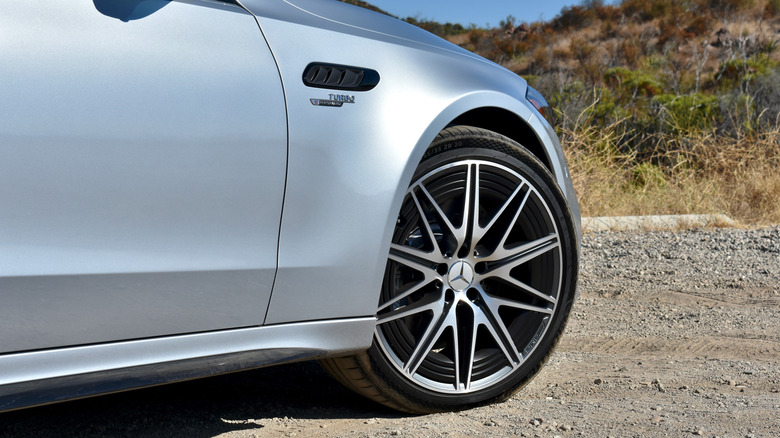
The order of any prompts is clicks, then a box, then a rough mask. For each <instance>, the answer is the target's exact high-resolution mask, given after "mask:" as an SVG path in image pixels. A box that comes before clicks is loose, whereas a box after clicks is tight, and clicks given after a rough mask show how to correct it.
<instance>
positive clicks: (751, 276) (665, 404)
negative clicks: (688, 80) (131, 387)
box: [0, 227, 780, 438]
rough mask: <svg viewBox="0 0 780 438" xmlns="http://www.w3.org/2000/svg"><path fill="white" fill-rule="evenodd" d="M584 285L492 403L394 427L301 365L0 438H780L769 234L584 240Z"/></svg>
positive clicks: (127, 399) (129, 397) (32, 423)
mask: <svg viewBox="0 0 780 438" xmlns="http://www.w3.org/2000/svg"><path fill="white" fill-rule="evenodd" d="M580 284H581V296H580V300H579V302H578V303H576V304H575V307H574V310H573V313H572V317H571V319H570V321H569V325H568V327H567V330H566V333H565V334H564V337H563V339H562V340H561V342H560V344H559V345H558V348H557V350H556V352H555V354H554V355H553V356H552V358H551V359H550V362H549V363H548V364H547V366H546V367H545V368H544V369H543V370H542V372H541V373H540V374H539V376H537V378H536V379H534V380H533V381H532V382H531V383H530V384H529V385H528V386H527V387H526V388H524V389H523V390H522V391H521V392H520V393H518V394H517V395H516V396H515V397H514V398H513V399H511V400H509V401H508V402H506V403H502V404H500V405H496V406H488V407H483V408H479V409H473V410H470V411H465V412H457V413H446V414H436V415H426V416H408V415H403V414H398V413H396V412H393V411H390V410H388V409H385V408H383V407H381V406H377V405H375V404H373V403H371V402H367V401H364V400H363V399H361V398H360V397H358V396H355V395H353V394H351V393H350V392H349V391H347V390H345V389H343V388H342V387H341V386H339V385H338V384H337V383H335V382H334V381H333V380H332V379H330V378H329V377H328V376H327V374H325V373H324V372H323V371H321V370H320V369H319V368H318V366H317V365H316V364H313V363H302V364H294V365H289V366H280V367H273V368H267V369H262V370H256V371H250V372H244V373H238V374H233V375H229V376H221V377H216V378H210V379H202V380H198V381H193V382H187V383H181V384H175V385H167V386H163V387H159V388H152V389H146V390H139V391H132V392H128V393H123V394H116V395H110V396H104V397H97V398H93V399H88V400H83V401H76V402H70V403H62V404H58V405H52V406H46V407H40V408H34V409H28V410H24V411H18V412H11V413H6V414H0V436H14V437H16V436H19V437H26V436H30V437H32V436H35V437H39V436H144V437H147V436H149V437H178V436H187V437H212V436H221V437H244V438H246V437H264V436H268V437H292V436H298V437H311V436H314V437H331V436H334V437H336V436H338V437H369V436H371V437H373V436H380V437H383V436H401V437H496V436H525V437H556V436H558V437H562V438H563V437H575V436H596V437H602V436H604V437H606V436H614V437H628V436H674V437H681V436H682V437H684V436H706V437H776V436H780V313H778V305H780V227H774V228H766V229H759V230H741V229H717V230H687V231H679V232H632V233H619V232H594V233H589V234H587V235H586V236H585V238H584V241H583V259H582V269H581V282H580Z"/></svg>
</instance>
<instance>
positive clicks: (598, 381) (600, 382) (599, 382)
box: [593, 379, 604, 385]
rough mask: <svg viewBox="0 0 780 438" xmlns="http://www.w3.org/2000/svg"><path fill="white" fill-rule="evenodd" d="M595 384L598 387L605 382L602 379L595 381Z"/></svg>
mask: <svg viewBox="0 0 780 438" xmlns="http://www.w3.org/2000/svg"><path fill="white" fill-rule="evenodd" d="M593 383H595V384H596V385H601V384H602V383H604V381H603V380H601V379H596V380H594V381H593Z"/></svg>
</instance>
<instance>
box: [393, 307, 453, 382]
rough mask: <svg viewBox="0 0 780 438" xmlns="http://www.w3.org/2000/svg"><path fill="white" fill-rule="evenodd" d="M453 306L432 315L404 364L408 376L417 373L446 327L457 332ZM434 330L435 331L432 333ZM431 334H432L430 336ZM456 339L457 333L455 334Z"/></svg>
mask: <svg viewBox="0 0 780 438" xmlns="http://www.w3.org/2000/svg"><path fill="white" fill-rule="evenodd" d="M452 310H453V304H452V303H450V304H449V305H447V308H446V309H445V310H444V311H443V312H441V313H440V314H438V315H436V314H435V315H434V317H433V319H431V322H430V323H429V324H428V327H427V328H426V329H425V333H424V334H423V335H422V336H421V337H420V340H419V341H417V345H416V346H415V347H414V351H413V352H412V354H411V355H410V356H409V360H408V361H406V363H405V364H404V369H405V370H406V372H408V373H409V374H410V375H414V374H415V373H416V372H417V368H419V367H420V365H421V364H422V363H423V360H424V359H425V357H426V356H427V355H428V353H430V352H431V349H432V348H433V346H434V344H436V341H438V340H439V338H440V337H441V335H442V333H444V330H446V329H447V328H448V327H452V328H453V331H454V332H457V320H456V318H455V315H454V313H455V312H453V311H452ZM434 330H435V331H434ZM432 333H433V334H432ZM455 336H456V339H457V333H456V334H455Z"/></svg>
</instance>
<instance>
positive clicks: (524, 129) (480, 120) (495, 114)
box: [448, 107, 554, 173]
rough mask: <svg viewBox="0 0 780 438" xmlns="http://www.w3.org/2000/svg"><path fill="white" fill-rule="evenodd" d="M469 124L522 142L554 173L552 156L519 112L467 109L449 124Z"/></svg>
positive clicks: (492, 108) (488, 108) (500, 109)
mask: <svg viewBox="0 0 780 438" xmlns="http://www.w3.org/2000/svg"><path fill="white" fill-rule="evenodd" d="M455 125H468V126H473V127H475V128H482V129H487V130H489V131H493V132H495V133H498V134H501V135H503V136H506V137H509V138H511V139H512V140H514V141H516V142H518V143H520V144H521V145H523V146H524V147H525V148H526V149H528V151H529V152H531V153H532V154H533V155H534V156H535V157H536V158H538V159H539V161H541V162H542V164H544V166H545V167H547V169H548V170H549V171H550V172H553V173H554V169H553V166H552V164H551V163H550V157H549V156H548V154H547V152H546V150H545V148H544V146H543V145H542V142H541V141H540V140H539V137H538V136H537V134H536V132H535V131H534V130H533V129H532V128H531V126H530V125H529V124H528V123H527V122H526V120H525V119H523V118H522V117H520V116H518V115H517V114H515V113H513V112H511V111H508V110H506V109H503V108H498V107H482V108H475V109H472V110H470V111H467V112H465V113H463V114H461V115H460V116H458V117H456V118H455V119H454V120H453V121H452V122H450V123H449V125H448V126H455Z"/></svg>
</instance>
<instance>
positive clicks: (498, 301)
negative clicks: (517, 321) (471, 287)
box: [482, 293, 552, 315]
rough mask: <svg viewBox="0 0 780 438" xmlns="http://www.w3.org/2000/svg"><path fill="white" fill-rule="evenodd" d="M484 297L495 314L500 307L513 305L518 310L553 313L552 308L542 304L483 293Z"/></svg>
mask: <svg viewBox="0 0 780 438" xmlns="http://www.w3.org/2000/svg"><path fill="white" fill-rule="evenodd" d="M482 296H483V299H484V300H485V304H487V305H488V307H490V310H491V311H492V312H493V314H494V315H498V308H499V307H511V308H513V309H518V310H527V311H529V312H537V313H543V314H545V315H552V309H550V308H547V307H541V306H531V305H529V304H524V303H520V302H517V301H512V300H507V299H505V298H499V297H494V296H492V295H490V294H487V293H483V295H482Z"/></svg>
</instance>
